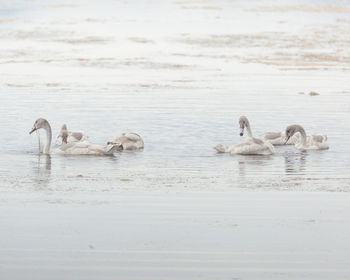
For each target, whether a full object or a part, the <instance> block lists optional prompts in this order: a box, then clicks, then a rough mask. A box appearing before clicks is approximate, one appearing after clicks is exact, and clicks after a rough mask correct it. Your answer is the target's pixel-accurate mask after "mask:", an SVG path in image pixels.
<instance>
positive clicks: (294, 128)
mask: <svg viewBox="0 0 350 280" xmlns="http://www.w3.org/2000/svg"><path fill="white" fill-rule="evenodd" d="M297 132H299V133H300V138H301V139H300V141H299V142H297V143H296V144H295V147H296V148H297V149H298V150H300V151H307V150H327V149H328V148H329V146H328V143H327V135H310V136H309V137H308V136H306V132H305V129H304V128H303V127H302V126H301V125H298V124H293V125H290V126H288V127H287V128H286V139H285V141H286V142H287V141H288V140H289V139H290V138H291V137H292V136H293V135H294V134H295V133H297Z"/></svg>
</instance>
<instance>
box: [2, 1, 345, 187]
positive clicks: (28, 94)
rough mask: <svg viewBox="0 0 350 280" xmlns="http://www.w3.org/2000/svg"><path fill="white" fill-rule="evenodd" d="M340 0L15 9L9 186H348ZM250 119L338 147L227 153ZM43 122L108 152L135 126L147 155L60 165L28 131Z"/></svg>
mask: <svg viewBox="0 0 350 280" xmlns="http://www.w3.org/2000/svg"><path fill="white" fill-rule="evenodd" d="M316 3H318V2H316ZM330 3H333V1H332V2H329V3H327V2H324V1H322V3H319V5H318V6H317V7H319V8H318V9H320V11H319V10H316V11H314V10H312V9H311V8H310V7H313V6H312V5H311V6H310V5H304V6H302V5H301V6H300V5H299V6H293V5H288V4H287V3H285V4H284V6H280V5H277V6H276V5H275V6H273V5H272V3H269V2H266V3H264V5H262V4H261V6H260V5H258V4H257V3H256V2H254V1H252V2H248V3H247V2H243V1H242V2H241V1H237V2H236V1H234V2H220V1H219V2H211V1H210V2H208V3H206V2H203V3H202V2H200V1H194V2H193V3H191V2H189V3H182V2H162V3H160V2H158V1H150V2H144V3H138V4H136V3H133V2H119V1H106V2H105V3H104V5H98V6H97V4H96V3H93V2H91V3H90V4H89V5H86V4H84V2H80V3H76V4H74V5H73V4H71V3H64V4H62V3H61V2H60V3H56V2H54V1H53V2H52V3H51V2H50V4H45V3H43V2H40V1H39V2H34V3H31V4H28V2H21V1H19V2H18V3H16V4H10V3H7V2H5V3H3V4H2V6H3V7H2V9H1V13H0V15H1V19H2V22H1V24H0V30H1V38H2V39H1V47H0V48H1V57H0V73H1V77H2V80H3V83H2V84H1V88H0V91H1V96H2V104H1V119H2V120H4V121H3V124H2V127H1V130H2V135H3V137H2V138H1V139H0V152H1V154H2V157H1V163H0V180H1V185H2V186H3V188H6V189H12V188H13V185H16V186H17V187H18V188H19V189H21V188H22V189H27V190H28V188H29V189H30V186H32V182H39V185H41V184H45V185H46V186H47V187H50V188H61V186H66V187H68V188H71V186H70V185H74V186H76V185H78V186H79V185H80V182H84V184H85V183H86V184H90V183H89V181H90V180H92V181H93V185H94V187H93V188H96V181H97V182H99V184H101V187H102V186H104V185H105V184H107V186H109V187H112V188H124V187H127V188H128V189H129V188H136V189H139V188H146V189H148V190H149V189H153V188H154V187H156V188H162V187H173V188H184V187H186V188H189V189H192V188H193V189H198V188H205V189H208V190H215V189H218V188H219V189H221V190H225V189H226V190H227V189H230V190H232V189H237V188H240V189H241V188H243V189H255V188H264V189H275V190H281V189H291V188H293V189H294V188H295V189H298V190H327V191H348V190H349V186H350V175H349V172H348V171H349V166H350V164H349V161H350V160H349V157H348V155H349V148H348V145H347V144H346V143H348V142H349V140H350V133H349V131H348V129H346V125H345V124H346V122H347V121H348V120H349V119H350V110H349V108H350V107H349V106H350V105H349V104H350V102H349V101H350V94H349V92H350V88H349V86H350V85H349V79H348V77H349V70H350V61H349V58H350V53H349V46H350V42H349V41H348V39H347V38H346V37H343V36H342V34H343V33H342V32H343V31H346V30H349V28H350V24H349V22H348V21H347V19H348V18H349V12H348V11H347V10H346V7H344V4H342V5H340V4H339V3H338V4H334V3H333V4H332V5H331V4H330ZM269 5H270V6H269ZM266 7H271V8H270V10H271V9H273V8H274V9H277V10H281V9H282V11H281V12H273V13H272V12H271V11H269V9H267V8H266ZM282 7H284V8H282ZM336 7H338V8H339V9H342V11H344V12H333V10H336ZM254 9H255V10H256V9H258V10H259V9H261V10H262V11H260V12H258V11H255V10H254ZM303 9H304V10H305V9H306V10H307V12H305V11H300V10H303ZM310 9H311V11H309V10H310ZM327 9H330V10H331V12H327V11H325V10H327ZM266 10H267V11H266ZM233 12H234V13H235V17H232V13H233ZM271 13H272V14H271ZM300 13H301V14H302V15H305V16H304V17H302V18H300V17H299V16H300ZM179 17H180V18H182V19H183V20H181V21H179V20H177V19H178V18H179ZM203 26H205V28H203ZM310 91H316V92H318V93H320V95H318V96H309V95H308V93H309V92H310ZM300 93H304V94H300ZM243 114H244V115H246V116H248V118H249V119H250V121H251V124H252V128H253V133H255V135H259V134H260V133H263V132H266V131H281V130H283V129H285V127H286V126H287V125H289V124H294V123H298V124H302V125H303V126H304V127H305V129H306V131H307V132H308V133H315V134H327V135H328V136H329V144H330V150H328V151H321V152H320V151H317V152H307V153H301V152H299V151H297V150H295V149H294V148H293V147H281V148H277V153H276V155H274V156H269V157H245V156H226V155H224V156H222V155H217V154H216V153H215V152H214V151H213V149H212V147H213V146H214V145H216V144H218V143H222V144H226V145H230V144H234V143H238V142H239V141H241V139H240V137H239V136H238V124H237V119H238V118H239V116H240V115H243ZM38 117H44V118H46V119H48V120H49V122H50V123H51V125H52V128H53V133H54V134H55V135H56V134H57V133H58V131H59V128H60V126H61V125H62V124H63V123H67V125H68V127H69V128H70V129H72V130H78V131H79V130H81V131H84V132H85V133H86V134H88V135H89V136H90V139H91V141H93V142H96V143H101V144H103V143H106V142H107V141H109V140H111V139H113V138H114V137H115V136H117V135H119V134H120V133H122V132H126V131H135V132H138V133H140V134H141V135H142V136H143V137H144V139H145V143H146V148H145V150H144V151H143V152H138V153H123V154H120V155H116V157H115V158H113V159H111V158H103V159H102V158H98V159H96V158H86V157H74V158H66V157H61V156H55V155H52V156H51V158H50V160H49V161H47V160H46V159H45V157H44V156H41V157H39V156H38V155H37V143H36V142H37V139H36V137H35V136H29V135H28V131H29V129H30V128H31V127H32V125H33V123H34V121H35V119H36V118H38ZM43 136H44V134H43V133H42V137H41V138H43ZM42 140H43V139H42ZM76 175H83V176H84V177H83V179H80V178H79V179H77V178H76V177H75V176H76ZM41 176H44V177H45V178H46V179H45V181H44V182H41ZM121 179H122V180H123V181H122V182H120V180H121ZM124 179H126V180H124Z"/></svg>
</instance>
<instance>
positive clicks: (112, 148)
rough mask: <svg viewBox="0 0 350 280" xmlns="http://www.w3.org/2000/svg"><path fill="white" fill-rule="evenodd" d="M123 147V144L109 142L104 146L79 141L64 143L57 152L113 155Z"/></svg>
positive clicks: (61, 153)
mask: <svg viewBox="0 0 350 280" xmlns="http://www.w3.org/2000/svg"><path fill="white" fill-rule="evenodd" d="M120 149H121V145H118V144H109V145H107V146H102V145H98V144H91V143H90V142H89V141H87V140H85V141H79V142H71V143H67V144H64V145H63V146H61V147H59V148H58V149H56V154H60V155H94V156H102V155H113V153H114V152H116V151H118V150H120Z"/></svg>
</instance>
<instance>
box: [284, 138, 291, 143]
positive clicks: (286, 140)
mask: <svg viewBox="0 0 350 280" xmlns="http://www.w3.org/2000/svg"><path fill="white" fill-rule="evenodd" d="M289 138H290V136H286V138H285V139H284V140H285V142H284V145H285V144H287V142H288V140H289Z"/></svg>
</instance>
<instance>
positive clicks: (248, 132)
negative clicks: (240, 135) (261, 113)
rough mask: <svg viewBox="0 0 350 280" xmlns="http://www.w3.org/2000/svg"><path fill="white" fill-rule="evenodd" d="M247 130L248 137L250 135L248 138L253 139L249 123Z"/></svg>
mask: <svg viewBox="0 0 350 280" xmlns="http://www.w3.org/2000/svg"><path fill="white" fill-rule="evenodd" d="M246 129H247V135H248V137H253V134H252V130H251V129H250V124H249V122H248V123H247V125H246Z"/></svg>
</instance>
